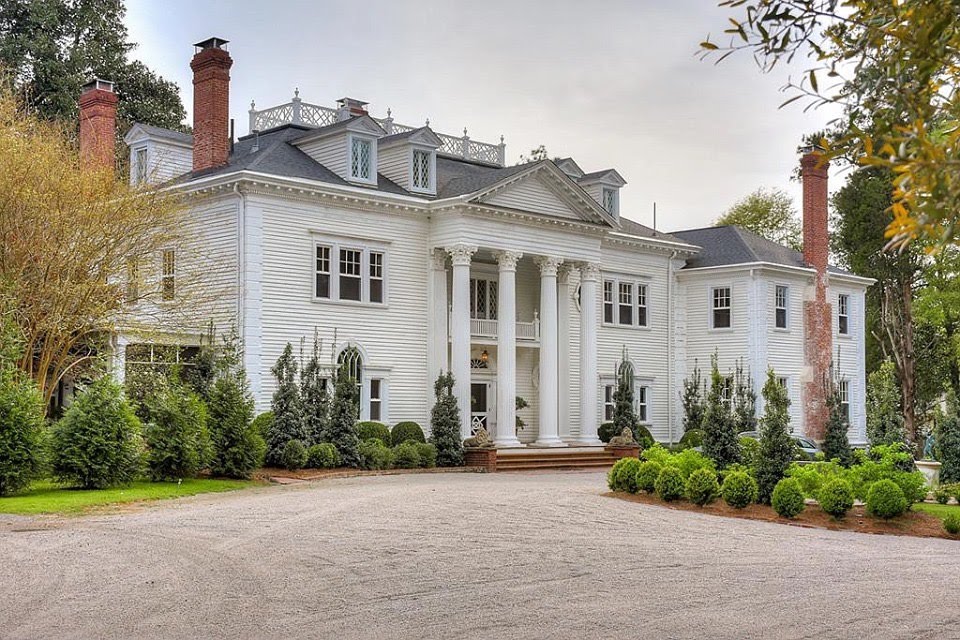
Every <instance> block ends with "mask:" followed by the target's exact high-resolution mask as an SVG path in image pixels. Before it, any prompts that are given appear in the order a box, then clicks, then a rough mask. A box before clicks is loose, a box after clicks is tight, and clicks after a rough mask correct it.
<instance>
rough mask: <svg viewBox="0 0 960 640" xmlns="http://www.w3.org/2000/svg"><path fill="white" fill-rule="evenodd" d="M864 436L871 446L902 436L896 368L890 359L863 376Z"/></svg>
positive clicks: (901, 416) (902, 440)
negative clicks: (865, 432) (864, 383)
mask: <svg viewBox="0 0 960 640" xmlns="http://www.w3.org/2000/svg"><path fill="white" fill-rule="evenodd" d="M867 439H868V440H869V441H870V446H871V447H875V446H877V445H886V444H894V443H895V442H904V441H905V440H906V431H905V429H904V424H903V411H901V409H900V385H899V384H898V383H897V368H896V366H895V365H894V364H893V362H891V361H890V360H884V361H883V363H881V365H880V366H879V367H878V368H877V370H876V371H874V372H873V373H871V374H870V376H869V377H868V378H867Z"/></svg>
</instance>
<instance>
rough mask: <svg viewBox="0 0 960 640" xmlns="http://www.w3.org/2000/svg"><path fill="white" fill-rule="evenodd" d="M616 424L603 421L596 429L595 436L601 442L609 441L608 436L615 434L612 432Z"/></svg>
mask: <svg viewBox="0 0 960 640" xmlns="http://www.w3.org/2000/svg"><path fill="white" fill-rule="evenodd" d="M615 430H616V426H615V425H614V424H613V423H612V422H604V423H603V424H601V425H600V427H599V428H598V429H597V437H598V438H600V441H601V442H610V438H612V437H613V436H615V435H617V434H616V433H614V431H615Z"/></svg>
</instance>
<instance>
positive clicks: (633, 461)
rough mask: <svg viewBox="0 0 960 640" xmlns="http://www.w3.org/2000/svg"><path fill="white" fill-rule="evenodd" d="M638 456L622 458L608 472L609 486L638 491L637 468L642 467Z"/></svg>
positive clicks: (613, 488)
mask: <svg viewBox="0 0 960 640" xmlns="http://www.w3.org/2000/svg"><path fill="white" fill-rule="evenodd" d="M640 464H641V463H640V460H638V459H637V458H620V459H619V460H617V461H616V462H615V463H614V465H613V468H612V469H610V473H609V474H607V486H609V487H610V489H611V490H613V491H629V492H630V493H636V492H637V470H638V469H639V468H640Z"/></svg>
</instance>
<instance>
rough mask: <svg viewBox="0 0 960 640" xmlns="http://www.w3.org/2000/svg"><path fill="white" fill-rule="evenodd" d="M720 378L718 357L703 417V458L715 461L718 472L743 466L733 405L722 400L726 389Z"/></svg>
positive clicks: (714, 362)
mask: <svg viewBox="0 0 960 640" xmlns="http://www.w3.org/2000/svg"><path fill="white" fill-rule="evenodd" d="M727 382H728V381H726V380H724V379H723V377H721V376H720V369H719V368H718V366H717V356H716V355H714V356H713V361H712V368H711V371H710V393H709V394H708V395H707V409H706V411H705V412H704V414H703V454H704V455H705V456H707V457H708V458H710V459H711V460H713V461H714V462H715V463H716V465H717V468H719V469H725V468H726V467H727V466H729V465H731V464H733V463H735V462H740V441H739V439H738V438H737V422H736V419H735V418H734V415H733V412H732V411H731V410H730V403H729V401H728V400H725V399H724V397H723V390H724V388H725V387H726V386H727Z"/></svg>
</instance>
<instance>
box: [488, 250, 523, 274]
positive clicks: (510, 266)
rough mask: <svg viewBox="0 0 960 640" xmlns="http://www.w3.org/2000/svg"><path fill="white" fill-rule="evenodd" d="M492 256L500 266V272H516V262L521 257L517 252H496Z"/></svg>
mask: <svg viewBox="0 0 960 640" xmlns="http://www.w3.org/2000/svg"><path fill="white" fill-rule="evenodd" d="M493 255H494V257H496V259H497V264H499V265H500V271H516V270H517V262H518V261H519V260H520V258H522V257H523V254H522V253H520V252H519V251H498V252H496V253H495V254H493Z"/></svg>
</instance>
